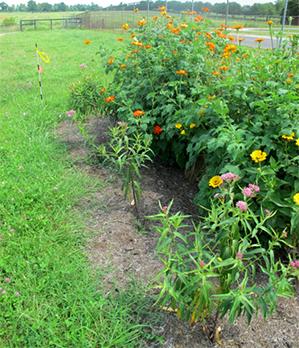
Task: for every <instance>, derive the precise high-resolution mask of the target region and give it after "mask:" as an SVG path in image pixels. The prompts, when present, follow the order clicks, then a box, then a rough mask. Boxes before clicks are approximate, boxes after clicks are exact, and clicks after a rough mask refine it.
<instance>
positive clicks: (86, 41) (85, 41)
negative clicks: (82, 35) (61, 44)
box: [83, 39, 92, 45]
mask: <svg viewBox="0 0 299 348" xmlns="http://www.w3.org/2000/svg"><path fill="white" fill-rule="evenodd" d="M91 42H92V41H91V40H89V39H85V40H83V43H84V45H90V44H91Z"/></svg>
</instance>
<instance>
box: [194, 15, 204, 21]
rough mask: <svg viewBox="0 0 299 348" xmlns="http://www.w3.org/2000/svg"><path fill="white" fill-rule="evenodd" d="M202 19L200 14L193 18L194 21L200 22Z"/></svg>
mask: <svg viewBox="0 0 299 348" xmlns="http://www.w3.org/2000/svg"><path fill="white" fill-rule="evenodd" d="M202 20H203V17H202V16H196V17H195V18H194V21H195V22H200V21H202Z"/></svg>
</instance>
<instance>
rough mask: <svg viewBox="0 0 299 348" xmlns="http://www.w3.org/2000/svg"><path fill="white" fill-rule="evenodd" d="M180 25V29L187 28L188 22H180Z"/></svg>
mask: <svg viewBox="0 0 299 348" xmlns="http://www.w3.org/2000/svg"><path fill="white" fill-rule="evenodd" d="M180 27H181V28H182V29H185V28H188V24H187V23H182V24H181V25H180Z"/></svg>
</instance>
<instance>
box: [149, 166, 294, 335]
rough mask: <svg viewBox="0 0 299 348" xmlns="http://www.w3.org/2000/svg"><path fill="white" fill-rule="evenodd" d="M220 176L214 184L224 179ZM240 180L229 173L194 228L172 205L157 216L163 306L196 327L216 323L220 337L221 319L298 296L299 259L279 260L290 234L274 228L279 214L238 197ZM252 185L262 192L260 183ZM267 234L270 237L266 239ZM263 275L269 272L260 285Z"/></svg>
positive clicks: (249, 314)
mask: <svg viewBox="0 0 299 348" xmlns="http://www.w3.org/2000/svg"><path fill="white" fill-rule="evenodd" d="M219 178H220V177H215V178H213V181H212V182H213V183H215V184H217V182H218V183H219V180H220V179H221V178H220V179H219ZM238 179H239V178H238V177H237V176H236V175H234V174H232V173H226V174H225V183H224V185H223V188H222V192H221V194H218V195H216V197H214V198H213V200H212V203H211V209H210V210H209V212H208V215H207V217H206V218H205V220H204V221H203V222H202V223H201V224H199V225H194V229H191V227H190V225H187V224H186V222H185V221H186V216H184V215H182V214H181V213H176V214H174V215H172V214H170V208H171V205H170V206H169V207H163V208H161V212H160V213H159V214H158V215H155V216H152V217H151V218H152V219H154V220H158V221H159V222H160V223H161V224H160V226H159V227H157V230H158V232H159V234H160V239H159V242H158V246H157V249H158V254H159V255H160V258H161V261H162V263H163V269H162V271H161V272H160V276H161V278H162V286H161V292H160V297H159V301H160V303H161V305H163V306H168V307H170V308H171V309H173V310H175V311H176V313H177V316H178V317H179V318H181V319H183V320H185V321H188V322H189V323H190V324H191V325H192V324H194V323H196V322H197V321H202V322H206V323H208V324H209V323H210V324H211V325H210V330H211V331H210V332H209V335H211V337H214V339H215V338H216V337H215V335H216V334H217V320H218V317H224V316H228V319H229V321H230V322H231V323H233V322H234V321H235V320H236V319H237V318H238V317H239V316H241V315H245V316H246V317H247V319H248V322H250V321H251V319H252V317H253V316H255V315H257V313H258V312H259V311H260V312H261V313H262V315H263V317H264V318H267V317H268V316H269V315H270V314H271V313H272V312H273V311H274V310H275V308H276V305H277V300H278V297H280V296H283V297H287V296H291V295H292V293H293V289H292V285H291V283H290V281H289V280H288V277H289V276H290V274H293V276H295V272H297V273H296V275H297V277H298V269H299V261H291V262H290V264H289V265H288V266H285V265H284V264H283V263H282V262H281V261H277V260H276V258H275V250H276V248H279V247H281V246H282V245H285V244H286V240H285V237H286V236H285V234H283V233H280V232H277V231H275V230H274V229H273V228H271V227H268V221H269V220H271V218H272V217H273V215H274V214H275V213H269V212H268V213H264V212H263V211H261V213H260V214H259V215H256V214H255V213H254V212H253V211H252V210H251V204H252V198H249V199H248V200H247V202H246V201H242V200H237V199H236V197H237V196H238V192H237V189H236V187H235V186H236V185H235V183H236V181H237V180H238ZM252 186H253V187H254V188H255V189H256V190H257V191H258V186H256V185H254V184H252ZM256 193H257V192H256ZM190 229H191V231H190ZM265 233H266V234H267V235H268V237H269V238H268V241H267V243H262V241H261V238H262V237H263V235H264V234H265ZM297 263H298V265H297ZM297 266H298V267H297ZM257 273H261V274H262V275H263V281H260V282H259V284H257V283H256V275H257Z"/></svg>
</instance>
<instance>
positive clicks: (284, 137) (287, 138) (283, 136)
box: [281, 132, 295, 141]
mask: <svg viewBox="0 0 299 348" xmlns="http://www.w3.org/2000/svg"><path fill="white" fill-rule="evenodd" d="M294 138H295V133H294V132H292V133H291V134H290V135H287V134H283V135H282V136H281V139H283V140H286V141H291V140H294Z"/></svg>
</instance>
